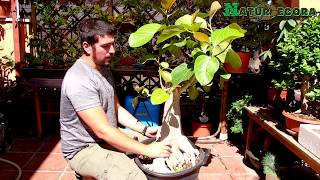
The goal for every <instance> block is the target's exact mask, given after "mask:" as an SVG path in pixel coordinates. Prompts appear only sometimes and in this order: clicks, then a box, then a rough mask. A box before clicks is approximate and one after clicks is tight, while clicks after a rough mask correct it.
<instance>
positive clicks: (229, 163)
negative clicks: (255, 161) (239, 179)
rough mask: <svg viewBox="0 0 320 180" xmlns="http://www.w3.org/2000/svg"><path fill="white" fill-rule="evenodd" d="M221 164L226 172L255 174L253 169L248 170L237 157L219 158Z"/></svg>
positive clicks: (241, 159)
mask: <svg viewBox="0 0 320 180" xmlns="http://www.w3.org/2000/svg"><path fill="white" fill-rule="evenodd" d="M221 162H222V163H223V164H224V165H225V167H226V168H227V169H228V172H230V173H231V174H233V173H252V174H255V173H256V172H255V171H254V170H253V169H250V168H249V167H248V166H246V165H245V164H244V163H243V158H239V157H221Z"/></svg>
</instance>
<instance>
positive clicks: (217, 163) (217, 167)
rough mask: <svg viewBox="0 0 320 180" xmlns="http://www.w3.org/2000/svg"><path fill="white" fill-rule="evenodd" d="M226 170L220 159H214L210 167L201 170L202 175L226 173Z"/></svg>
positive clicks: (211, 160)
mask: <svg viewBox="0 0 320 180" xmlns="http://www.w3.org/2000/svg"><path fill="white" fill-rule="evenodd" d="M226 170H227V169H226V167H225V166H224V165H223V164H222V163H221V160H220V159H219V158H218V157H212V158H211V159H210V163H209V164H208V165H206V166H202V167H201V168H200V173H225V172H226Z"/></svg>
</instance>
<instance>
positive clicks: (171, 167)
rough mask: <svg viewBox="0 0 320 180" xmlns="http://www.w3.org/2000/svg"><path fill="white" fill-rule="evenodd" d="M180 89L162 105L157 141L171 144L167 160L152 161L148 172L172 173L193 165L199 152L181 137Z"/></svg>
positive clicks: (185, 138) (186, 139) (184, 137)
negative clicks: (160, 125)
mask: <svg viewBox="0 0 320 180" xmlns="http://www.w3.org/2000/svg"><path fill="white" fill-rule="evenodd" d="M180 95H181V93H180V89H179V88H176V89H175V90H174V91H173V92H172V93H171V94H170V98H169V99H168V100H167V101H166V103H165V105H164V112H163V118H162V127H161V131H160V137H159V136H158V137H159V139H158V140H157V141H160V142H168V143H169V144H171V151H172V153H171V155H170V157H168V158H156V159H154V160H153V163H152V167H149V168H150V170H152V171H155V172H158V173H173V172H177V171H182V170H184V169H188V168H190V167H192V166H194V165H195V162H196V158H197V157H198V155H199V150H198V149H197V148H196V147H195V145H194V144H193V143H191V142H190V141H189V140H188V138H187V137H186V136H184V135H183V133H182V129H181V112H180Z"/></svg>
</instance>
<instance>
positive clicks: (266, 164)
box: [262, 152, 277, 176]
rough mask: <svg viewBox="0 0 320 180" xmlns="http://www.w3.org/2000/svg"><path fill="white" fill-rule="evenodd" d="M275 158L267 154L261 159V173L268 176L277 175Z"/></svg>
mask: <svg viewBox="0 0 320 180" xmlns="http://www.w3.org/2000/svg"><path fill="white" fill-rule="evenodd" d="M275 164H276V157H275V155H273V154H272V153H270V152H267V153H266V154H265V155H264V156H263V158H262V166H263V173H264V174H266V175H267V174H270V175H275V176H276V175H277V173H276V166H275Z"/></svg>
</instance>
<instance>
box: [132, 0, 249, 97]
mask: <svg viewBox="0 0 320 180" xmlns="http://www.w3.org/2000/svg"><path fill="white" fill-rule="evenodd" d="M161 2H165V1H161ZM172 2H173V1H170V2H166V3H167V4H166V5H163V7H166V8H167V9H164V10H163V12H168V10H169V9H170V8H171V6H172ZM220 8H221V6H220V4H219V3H218V2H214V3H213V5H212V6H211V9H210V11H209V12H208V13H207V15H205V16H203V14H205V13H200V12H199V11H196V12H195V13H193V14H186V15H182V16H181V17H177V18H176V19H171V17H172V14H166V15H165V16H164V18H165V20H163V23H149V24H146V25H143V26H142V27H140V28H138V30H137V31H135V32H134V33H132V34H131V35H130V37H129V45H130V46H131V47H140V46H143V45H145V44H147V43H151V44H152V45H153V46H154V48H155V49H159V54H157V57H156V58H155V61H156V62H157V63H158V64H160V63H161V62H167V63H168V64H169V65H170V66H171V67H172V70H171V69H170V68H167V69H166V71H165V72H166V74H168V73H171V77H172V79H171V80H172V81H170V83H171V84H166V86H165V87H163V88H162V89H163V91H161V92H165V93H161V94H159V93H158V94H157V97H154V98H152V96H153V94H152V96H151V102H152V99H159V98H160V99H161V95H165V96H166V95H168V94H170V93H171V92H172V91H173V90H175V88H177V87H182V90H187V89H188V88H191V87H193V85H194V84H196V83H197V82H199V83H200V84H201V85H202V86H207V85H210V83H211V81H212V79H213V77H214V76H215V75H216V74H219V75H223V77H224V78H221V81H223V80H224V79H225V78H226V77H228V76H227V75H226V74H228V73H226V72H225V71H224V69H223V63H225V61H226V57H227V56H228V57H230V58H231V59H229V63H231V64H232V65H233V66H236V67H237V66H239V62H241V60H240V57H239V56H235V55H234V54H235V53H233V52H234V51H233V50H232V47H231V42H232V41H233V40H235V39H237V38H240V37H243V36H244V34H245V32H246V31H245V30H243V29H242V28H241V27H240V26H239V25H237V24H235V23H233V24H230V25H229V26H226V27H224V28H220V29H218V28H214V27H212V25H211V19H212V18H213V16H214V13H215V12H216V11H217V10H218V9H220ZM203 17H207V18H208V19H209V20H208V19H207V20H206V19H204V18H203ZM176 59H182V60H183V62H182V63H179V64H174V61H175V60H176ZM240 64H241V63H240ZM159 68H160V69H159V73H162V75H161V74H160V78H162V79H163V77H168V75H166V76H164V75H163V72H164V71H163V70H161V66H159ZM160 70H161V71H160ZM163 80H164V79H163ZM164 81H166V82H168V80H164ZM170 85H171V86H170ZM159 92H160V91H159ZM157 102H158V103H159V102H165V101H163V99H162V100H161V101H159V100H157ZM153 103H154V102H153Z"/></svg>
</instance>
